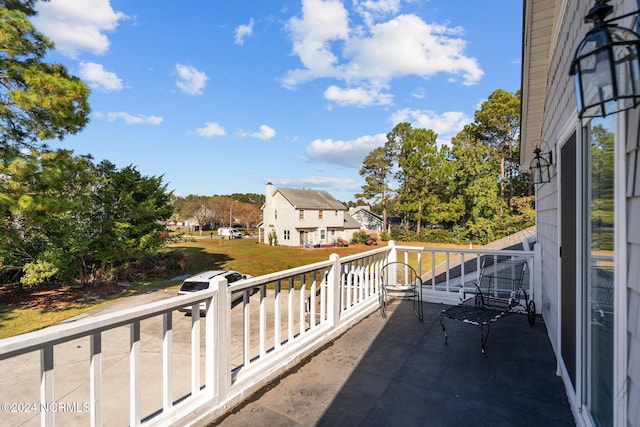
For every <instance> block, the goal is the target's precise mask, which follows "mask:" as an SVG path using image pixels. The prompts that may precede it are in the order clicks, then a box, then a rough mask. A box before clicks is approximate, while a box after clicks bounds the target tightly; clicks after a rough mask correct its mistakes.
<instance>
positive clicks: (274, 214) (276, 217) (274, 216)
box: [273, 210, 278, 219]
mask: <svg viewBox="0 0 640 427" xmlns="http://www.w3.org/2000/svg"><path fill="white" fill-rule="evenodd" d="M273 218H274V219H278V211H277V210H274V211H273Z"/></svg>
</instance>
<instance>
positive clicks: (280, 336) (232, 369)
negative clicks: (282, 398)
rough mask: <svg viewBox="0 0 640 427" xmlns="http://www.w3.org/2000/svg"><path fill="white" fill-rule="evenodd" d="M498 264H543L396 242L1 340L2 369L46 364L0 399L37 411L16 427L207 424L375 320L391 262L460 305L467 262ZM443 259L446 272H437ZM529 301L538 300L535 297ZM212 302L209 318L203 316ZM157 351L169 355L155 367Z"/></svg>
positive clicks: (469, 271)
mask: <svg viewBox="0 0 640 427" xmlns="http://www.w3.org/2000/svg"><path fill="white" fill-rule="evenodd" d="M498 254H499V255H500V256H509V257H515V256H518V257H527V259H528V260H530V261H531V265H532V266H533V265H537V264H538V263H536V262H534V259H535V257H534V252H533V251H482V250H481V251H477V250H470V249H446V248H425V247H414V246H396V245H395V244H394V243H393V242H390V244H389V246H387V247H383V248H379V249H374V250H372V251H369V252H366V253H362V254H358V255H352V256H348V257H343V258H340V257H339V256H338V255H335V254H334V255H332V256H331V257H330V259H329V260H328V261H324V262H319V263H316V264H311V265H307V266H303V267H298V268H294V269H290V270H285V271H281V272H277V273H272V274H267V275H264V276H260V277H255V278H252V279H248V280H243V281H241V282H236V283H234V284H233V285H232V286H227V283H226V280H224V279H214V280H213V281H212V283H211V286H210V289H209V290H207V291H202V292H198V293H196V294H194V295H193V296H186V297H185V296H181V297H173V298H169V299H166V300H163V301H159V302H154V303H150V304H146V305H143V306H140V307H135V308H130V309H126V310H122V311H118V312H115V313H109V314H104V315H98V316H94V317H87V318H84V319H80V320H76V321H74V322H68V323H63V324H59V325H55V326H52V327H48V328H45V329H42V330H39V331H35V332H31V333H28V334H24V335H19V336H15V337H11V338H7V339H4V340H0V368H1V367H2V365H4V366H5V367H7V366H10V365H11V364H12V363H18V361H20V363H21V364H22V363H24V360H23V358H24V357H27V356H29V355H31V359H29V360H32V362H33V360H37V358H35V357H34V353H39V362H40V368H39V372H40V375H39V379H40V381H39V387H37V386H36V387H34V389H32V390H31V392H28V391H26V392H25V391H23V389H24V388H25V387H21V388H20V390H21V391H20V393H23V394H24V395H4V392H5V390H8V389H7V388H5V387H7V386H6V385H2V386H0V396H1V400H4V401H11V402H16V403H17V402H22V403H24V402H37V405H38V408H37V409H38V410H37V411H23V412H22V413H20V414H18V413H16V414H11V416H13V417H14V418H12V422H11V423H12V424H13V423H15V424H37V417H39V421H40V424H41V425H43V426H50V425H54V424H55V423H56V422H57V423H58V424H59V425H66V424H71V423H74V424H78V423H80V424H85V425H86V424H90V425H92V426H100V425H102V424H116V425H118V424H129V425H131V426H135V425H188V424H194V425H199V424H205V423H206V422H210V421H212V420H213V419H215V418H217V417H219V416H221V415H224V413H225V412H226V411H228V410H230V409H231V408H233V407H234V406H236V405H238V404H240V403H241V402H242V401H243V400H244V399H246V398H247V397H248V396H249V395H251V394H252V393H253V392H256V391H258V390H259V389H260V388H262V387H264V386H265V385H267V384H268V383H269V382H270V381H273V380H274V379H275V378H277V377H278V376H280V375H282V374H283V373H285V372H286V371H287V370H288V369H290V368H291V366H293V365H294V364H295V363H297V362H299V361H300V360H302V359H303V358H304V357H306V356H308V355H309V354H311V353H312V352H313V351H315V350H317V349H318V348H320V347H321V346H323V345H324V344H326V343H327V342H329V341H331V340H333V339H335V338H336V337H338V336H339V335H341V334H342V333H343V332H344V331H346V329H348V328H349V327H351V326H352V325H353V324H354V323H356V322H358V321H360V320H361V319H362V318H364V317H366V316H368V315H369V314H371V313H373V312H374V311H375V310H377V309H378V289H379V278H378V274H379V271H380V269H381V268H382V266H383V265H384V264H386V263H387V262H391V261H396V260H398V261H404V262H407V263H410V264H412V265H413V266H414V267H417V268H416V270H417V271H418V272H419V274H420V275H421V277H422V278H423V281H424V295H425V300H427V301H434V302H449V303H455V302H457V296H458V289H459V287H460V286H461V285H462V284H463V283H465V282H468V281H473V280H475V279H476V278H477V274H478V270H479V269H477V268H473V266H471V267H470V264H469V261H474V260H479V256H480V255H494V256H498ZM441 258H444V261H443V262H439V261H440V259H441ZM537 259H539V257H538V258H537ZM477 262H479V261H477ZM472 264H473V263H472ZM535 270H536V269H535V268H532V269H530V271H531V272H532V274H531V276H530V278H529V282H528V283H531V284H533V283H535V280H536V273H535ZM538 277H539V276H538ZM529 292H530V293H531V292H533V294H534V295H536V292H535V289H534V287H531V290H530V291H529ZM239 295H240V296H241V298H237V297H238V296H239ZM203 301H204V302H205V303H206V310H204V314H203V318H201V315H200V310H199V306H200V303H201V302H203ZM186 305H190V306H191V307H192V313H193V315H192V316H191V318H190V319H188V318H186V317H184V316H180V317H178V316H177V314H178V313H177V312H178V311H179V310H180V309H181V308H183V307H184V306H186ZM141 325H143V326H142V327H141ZM202 325H203V326H204V331H202V330H201V327H202ZM123 328H124V331H125V333H122V331H123ZM127 328H128V332H129V333H128V334H127V333H126V330H127ZM112 331H114V332H113V333H112ZM117 331H121V332H119V333H118V332H117ZM174 332H175V333H176V334H178V335H180V336H182V337H183V338H184V337H185V336H187V335H188V336H189V339H186V338H185V340H186V341H188V342H189V344H188V345H187V346H185V345H183V344H182V343H181V344H180V345H177V344H176V342H175V341H176V340H175V339H174ZM127 337H128V339H127ZM148 337H155V338H154V339H155V340H156V341H159V342H161V346H160V348H159V349H157V348H155V347H154V346H153V344H150V343H151V342H152V341H150V340H151V338H148ZM116 338H117V339H116ZM81 339H85V340H88V347H89V352H88V355H87V356H86V358H87V359H88V361H85V362H88V363H85V365H86V370H87V371H88V372H84V373H83V372H78V369H79V368H78V367H79V366H81V365H82V364H81V363H80V362H78V365H77V366H74V370H73V372H74V374H73V375H65V377H64V378H62V379H61V380H60V379H58V381H59V382H57V384H60V383H62V385H61V388H63V389H64V392H62V393H61V392H58V391H57V389H56V388H54V381H53V380H54V373H55V372H56V371H55V370H56V366H57V364H56V363H55V362H56V361H55V360H54V350H55V349H58V348H63V347H64V346H65V345H69V344H70V343H72V342H76V340H81ZM121 341H124V343H123V342H121ZM81 346H82V345H81V344H79V345H78V346H77V347H81ZM118 346H120V347H123V348H125V349H126V350H125V355H124V356H123V357H126V358H128V372H126V369H111V366H112V364H113V362H111V360H112V359H114V356H113V352H110V347H118ZM147 347H152V350H153V351H152V350H147ZM185 347H186V348H185ZM155 350H158V351H155ZM158 352H159V353H161V357H155V353H158ZM61 353H62V352H61ZM185 353H186V354H187V355H188V356H185ZM107 354H108V355H109V356H108V357H107V356H105V355H107ZM106 359H109V362H107V361H106ZM36 363H37V362H36ZM64 363H65V360H64V358H63V357H61V361H60V366H59V367H58V369H64V370H65V372H67V370H66V369H67V368H66V367H63V366H62V365H63V364H64ZM107 365H109V366H107ZM150 365H153V366H150ZM155 365H161V367H159V366H155ZM114 366H115V365H114ZM152 367H154V368H156V369H155V371H154V372H155V373H156V374H154V375H150V374H149V373H148V370H149V369H151V368H152ZM7 369H11V367H9V368H6V369H5V370H7ZM2 372H3V371H2V369H0V374H1V373H2ZM157 377H160V378H159V379H158V378H157ZM83 378H84V379H83ZM25 380H26V379H25ZM155 381H157V384H158V386H157V387H155V386H154V385H153V384H155ZM27 382H28V381H27ZM114 382H117V383H125V384H128V393H127V390H122V389H121V388H120V389H119V388H117V387H114V386H113V383H114ZM107 383H109V385H108V386H107ZM38 388H39V396H38ZM69 390H71V391H69ZM114 390H118V392H114ZM25 393H26V394H25ZM29 393H31V394H29ZM83 393H84V394H83ZM71 396H75V399H76V400H75V402H76V403H78V404H80V405H81V407H80V408H75V407H74V408H71V409H76V411H75V412H74V411H73V410H65V411H60V410H51V409H52V405H53V408H54V409H55V405H56V404H58V405H59V404H60V401H61V400H64V399H67V400H66V402H67V403H68V402H69V400H68V399H70V398H71ZM34 405H35V404H34ZM58 409H59V408H58ZM65 409H70V408H65ZM77 409H80V410H79V411H78V410H77ZM36 412H37V414H39V415H36ZM3 415H5V416H7V414H3ZM116 415H118V416H119V418H118V417H116ZM20 417H21V418H20ZM106 420H108V421H106Z"/></svg>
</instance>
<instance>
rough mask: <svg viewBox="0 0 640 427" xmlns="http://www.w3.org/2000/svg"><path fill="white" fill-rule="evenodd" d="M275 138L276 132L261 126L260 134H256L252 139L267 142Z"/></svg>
mask: <svg viewBox="0 0 640 427" xmlns="http://www.w3.org/2000/svg"><path fill="white" fill-rule="evenodd" d="M274 136H276V131H275V130H274V129H273V128H271V127H269V126H267V125H262V126H260V131H259V132H254V133H252V134H251V137H252V138H259V139H262V140H264V141H266V140H267V139H271V138H273V137H274Z"/></svg>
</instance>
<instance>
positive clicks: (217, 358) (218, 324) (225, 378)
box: [206, 277, 231, 401]
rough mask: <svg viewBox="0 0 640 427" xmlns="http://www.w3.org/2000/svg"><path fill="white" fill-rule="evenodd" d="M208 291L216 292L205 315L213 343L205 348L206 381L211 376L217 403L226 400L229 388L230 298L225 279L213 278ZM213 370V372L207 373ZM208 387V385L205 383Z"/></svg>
mask: <svg viewBox="0 0 640 427" xmlns="http://www.w3.org/2000/svg"><path fill="white" fill-rule="evenodd" d="M210 289H213V290H215V291H216V296H215V297H214V298H213V302H212V303H211V304H212V305H213V307H209V308H213V313H207V319H206V322H207V326H208V327H207V338H209V333H208V329H209V328H212V329H213V332H214V333H213V342H212V344H209V345H208V346H207V372H211V374H209V373H207V381H209V379H210V378H211V376H213V384H214V386H213V388H214V390H215V391H216V392H217V395H218V399H219V401H222V400H224V399H226V398H227V395H228V393H229V389H230V388H231V355H230V352H231V298H230V297H229V293H230V291H229V289H228V284H227V279H225V278H223V277H215V278H213V279H212V281H211V282H210ZM211 346H212V347H213V355H214V356H213V361H214V362H213V366H209V363H211V360H212V359H210V358H209V353H208V352H209V349H210V347H211ZM209 369H213V371H209ZM207 386H208V383H207Z"/></svg>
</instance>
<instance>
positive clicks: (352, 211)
mask: <svg viewBox="0 0 640 427" xmlns="http://www.w3.org/2000/svg"><path fill="white" fill-rule="evenodd" d="M358 212H364V213H365V214H366V215H368V216H371V217H374V218H376V219H378V220H380V221H382V217H381V216H380V215H378V214H376V213H373V212H371V209H370V208H369V206H358V207H356V208H352V209H349V215H351V216H353V215H355V214H357V213H358Z"/></svg>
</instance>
